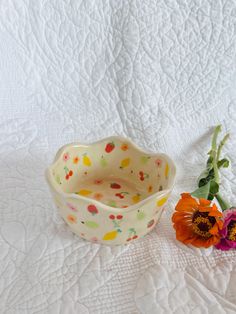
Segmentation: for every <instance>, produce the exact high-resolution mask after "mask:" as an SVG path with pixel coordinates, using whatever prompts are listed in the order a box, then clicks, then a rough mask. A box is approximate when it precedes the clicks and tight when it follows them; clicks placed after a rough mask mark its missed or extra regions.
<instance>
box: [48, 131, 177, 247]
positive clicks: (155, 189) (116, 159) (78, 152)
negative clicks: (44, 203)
mask: <svg viewBox="0 0 236 314" xmlns="http://www.w3.org/2000/svg"><path fill="white" fill-rule="evenodd" d="M175 173H176V170H175V165H174V163H173V161H172V160H171V159H170V158H169V157H168V156H167V155H165V154H158V153H157V154H153V153H148V152H145V151H143V150H142V149H140V148H138V147H137V146H136V145H135V144H134V143H133V142H132V141H131V140H129V139H126V138H122V137H117V136H113V137H109V138H106V139H103V140H101V141H98V142H95V143H92V144H78V143H72V144H68V145H65V146H64V147H62V148H61V149H60V150H59V151H58V153H57V155H56V158H55V160H54V163H53V164H52V165H51V166H50V167H49V168H48V169H47V170H46V178H47V181H48V183H49V186H50V190H51V192H52V195H53V199H54V201H55V204H56V205H57V207H58V208H59V212H60V215H61V216H62V217H63V219H64V220H65V221H66V223H67V224H68V225H69V226H70V228H71V230H72V231H73V232H74V233H76V234H77V235H79V236H80V237H82V238H84V239H87V240H89V241H93V242H99V243H104V244H109V245H119V244H125V243H129V242H130V241H133V240H135V239H139V238H140V237H143V236H144V235H145V234H147V233H148V232H149V231H151V230H152V229H153V228H154V226H155V225H156V223H157V221H158V220H159V218H160V216H161V213H162V211H163V208H164V206H165V205H166V201H167V199H168V198H169V196H170V192H171V190H172V188H173V184H174V178H175Z"/></svg>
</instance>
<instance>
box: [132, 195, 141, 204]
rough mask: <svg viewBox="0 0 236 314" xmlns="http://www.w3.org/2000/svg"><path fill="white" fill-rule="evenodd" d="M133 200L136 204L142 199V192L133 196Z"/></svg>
mask: <svg viewBox="0 0 236 314" xmlns="http://www.w3.org/2000/svg"><path fill="white" fill-rule="evenodd" d="M132 201H133V202H134V204H136V203H138V202H139V201H140V194H136V195H134V196H133V197H132Z"/></svg>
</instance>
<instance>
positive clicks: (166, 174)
mask: <svg viewBox="0 0 236 314" xmlns="http://www.w3.org/2000/svg"><path fill="white" fill-rule="evenodd" d="M168 174H169V165H168V163H167V164H166V167H165V177H166V179H167V178H168Z"/></svg>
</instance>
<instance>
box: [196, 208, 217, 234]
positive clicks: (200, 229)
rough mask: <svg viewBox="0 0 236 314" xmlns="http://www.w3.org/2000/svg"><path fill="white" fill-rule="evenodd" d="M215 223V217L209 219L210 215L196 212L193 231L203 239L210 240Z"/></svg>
mask: <svg viewBox="0 0 236 314" xmlns="http://www.w3.org/2000/svg"><path fill="white" fill-rule="evenodd" d="M214 223H215V218H214V217H209V216H208V213H205V212H204V213H200V212H199V211H197V212H195V213H194V215H193V218H192V224H193V225H192V228H193V231H194V232H195V233H196V234H198V235H200V236H201V237H203V238H210V237H211V236H212V235H211V234H210V232H209V230H210V229H211V228H212V227H213V225H214Z"/></svg>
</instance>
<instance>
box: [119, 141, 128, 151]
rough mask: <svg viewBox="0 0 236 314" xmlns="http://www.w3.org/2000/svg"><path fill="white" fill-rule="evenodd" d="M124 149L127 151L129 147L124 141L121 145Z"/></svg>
mask: <svg viewBox="0 0 236 314" xmlns="http://www.w3.org/2000/svg"><path fill="white" fill-rule="evenodd" d="M120 148H121V149H122V150H123V151H126V150H127V149H128V148H129V147H128V145H127V144H126V143H123V144H122V145H121V147H120Z"/></svg>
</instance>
